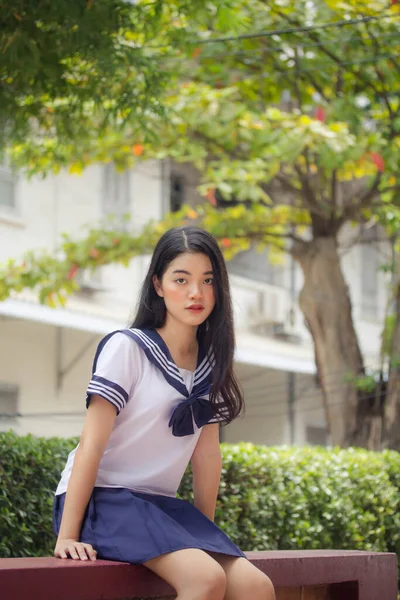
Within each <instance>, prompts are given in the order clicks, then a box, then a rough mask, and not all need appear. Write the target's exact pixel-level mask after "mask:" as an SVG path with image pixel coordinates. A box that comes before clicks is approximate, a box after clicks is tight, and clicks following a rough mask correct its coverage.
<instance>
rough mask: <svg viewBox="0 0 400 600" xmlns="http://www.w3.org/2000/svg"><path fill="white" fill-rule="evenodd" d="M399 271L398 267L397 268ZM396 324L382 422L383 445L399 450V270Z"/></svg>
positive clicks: (399, 275) (399, 276) (399, 274)
mask: <svg viewBox="0 0 400 600" xmlns="http://www.w3.org/2000/svg"><path fill="white" fill-rule="evenodd" d="M398 270H399V271H400V268H399V269H398ZM395 310H396V324H395V327H394V332H393V338H392V345H391V366H390V370H389V382H388V388H387V394H386V402H385V409H384V423H383V431H384V433H383V438H384V440H383V446H385V447H386V448H392V449H393V450H400V272H399V273H398V281H397V285H396V307H395Z"/></svg>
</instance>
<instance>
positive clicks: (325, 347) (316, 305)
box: [293, 236, 380, 447]
mask: <svg viewBox="0 0 400 600" xmlns="http://www.w3.org/2000/svg"><path fill="white" fill-rule="evenodd" d="M293 255H294V258H295V259H296V260H297V261H298V262H299V264H300V266H301V268H302V271H303V274H304V286H303V289H302V291H301V294H300V308H301V310H302V311H303V314H304V316H305V319H306V322H307V325H308V327H309V329H310V332H311V335H312V337H313V341H314V347H315V357H316V363H317V366H318V370H319V376H320V379H321V385H322V389H323V397H324V403H325V411H326V418H327V423H328V426H329V429H330V434H331V442H332V444H335V445H336V444H337V445H340V446H349V445H359V446H364V447H371V445H372V446H375V444H376V443H377V442H376V438H377V437H378V438H379V442H378V445H379V444H380V435H378V436H377V435H376V425H377V423H376V418H375V417H374V415H373V414H371V406H370V403H368V402H366V401H362V399H360V397H359V393H358V391H357V389H356V386H355V385H354V381H353V382H352V381H351V379H354V377H357V376H359V375H362V374H363V373H364V367H363V359H362V356H361V352H360V348H359V344H358V339H357V335H356V332H355V329H354V324H353V318H352V307H351V301H350V297H349V293H348V287H347V284H346V282H345V280H344V276H343V272H342V268H341V264H340V258H339V254H338V250H337V242H336V238H335V237H334V236H327V237H315V239H313V240H312V241H310V242H306V243H301V244H298V245H295V246H294V248H293ZM373 440H375V441H373Z"/></svg>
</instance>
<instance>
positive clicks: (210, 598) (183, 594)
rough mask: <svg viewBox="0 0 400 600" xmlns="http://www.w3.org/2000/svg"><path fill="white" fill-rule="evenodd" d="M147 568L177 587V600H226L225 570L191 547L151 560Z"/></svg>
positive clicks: (146, 564)
mask: <svg viewBox="0 0 400 600" xmlns="http://www.w3.org/2000/svg"><path fill="white" fill-rule="evenodd" d="M144 565H145V566H146V567H147V568H148V569H150V570H151V571H154V573H156V574H157V575H159V576H160V577H162V578H163V579H165V581H167V583H169V584H170V585H172V587H173V588H175V590H176V593H177V597H176V600H223V599H224V596H225V590H226V577H225V573H224V570H223V568H222V567H221V566H220V565H219V564H218V563H217V562H215V560H214V559H213V558H211V556H209V555H208V554H207V553H206V552H203V551H202V550H197V549H195V548H188V549H186V550H177V551H176V552H170V553H169V554H162V555H161V556H158V557H157V558H152V559H151V560H148V561H147V562H145V563H144ZM252 600H257V599H256V598H254V599H252Z"/></svg>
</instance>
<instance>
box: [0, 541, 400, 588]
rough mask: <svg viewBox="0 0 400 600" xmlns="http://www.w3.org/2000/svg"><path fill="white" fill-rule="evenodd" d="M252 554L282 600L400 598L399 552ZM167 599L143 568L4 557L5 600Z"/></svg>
mask: <svg viewBox="0 0 400 600" xmlns="http://www.w3.org/2000/svg"><path fill="white" fill-rule="evenodd" d="M247 556H248V558H249V559H250V560H251V561H252V563H253V564H255V565H256V566H257V567H258V568H259V569H261V571H263V572H264V573H267V574H268V575H269V577H270V578H271V579H272V581H273V583H274V585H275V587H276V590H277V600H397V557H396V555H395V554H389V553H383V552H382V553H381V552H358V551H350V550H349V551H343V550H299V551H292V550H283V551H276V552H275V551H274V552H249V553H247ZM168 597H169V598H174V597H175V596H174V590H173V589H172V588H171V587H170V586H168V585H167V584H166V583H165V582H164V581H163V580H162V579H160V578H159V577H157V576H156V575H154V574H153V573H151V572H150V571H149V570H148V569H146V568H145V567H141V566H139V567H137V566H133V565H129V564H126V563H119V562H111V561H105V560H98V561H96V562H90V563H89V562H75V561H73V560H61V559H56V558H52V557H49V558H3V559H0V598H1V599H2V600H55V599H56V598H57V600H100V599H102V600H122V599H133V598H168ZM243 600H251V599H248V598H244V599H243Z"/></svg>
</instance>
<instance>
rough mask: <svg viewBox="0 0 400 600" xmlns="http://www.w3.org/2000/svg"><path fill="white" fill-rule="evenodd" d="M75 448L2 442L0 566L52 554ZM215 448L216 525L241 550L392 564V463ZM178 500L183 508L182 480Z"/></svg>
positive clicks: (398, 497) (398, 543) (392, 459)
mask: <svg viewBox="0 0 400 600" xmlns="http://www.w3.org/2000/svg"><path fill="white" fill-rule="evenodd" d="M75 443H76V440H63V439H57V438H53V439H41V438H34V437H32V436H27V437H18V436H16V435H15V434H14V433H11V432H10V433H5V434H0V557H7V556H43V555H48V554H51V553H52V550H53V545H54V539H53V533H52V529H51V506H52V496H53V492H54V489H55V487H56V485H57V482H58V479H59V475H60V472H61V470H62V468H63V466H64V462H65V459H66V456H67V454H68V452H69V451H70V449H71V448H72V447H73V446H74V445H75ZM222 449H223V457H224V468H223V475H222V481H221V490H220V496H219V499H218V506H217V514H216V522H217V523H218V524H219V525H220V526H221V527H222V528H223V529H224V530H225V531H226V533H227V534H228V535H229V536H230V537H231V538H232V540H233V541H234V542H235V543H237V544H238V545H239V546H240V547H241V548H242V549H243V550H267V549H276V548H279V549H290V548H351V549H363V550H380V551H386V550H388V551H392V552H396V553H397V554H399V556H400V454H398V453H396V452H382V453H373V452H367V451H365V450H358V449H357V450H356V449H350V450H336V449H335V450H325V449H321V448H267V447H261V446H253V445H251V444H239V445H228V444H224V445H223V446H222ZM180 494H181V496H182V497H184V498H186V499H191V477H190V473H189V472H188V473H187V474H186V475H185V478H184V481H183V484H182V487H181V490H180Z"/></svg>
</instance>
